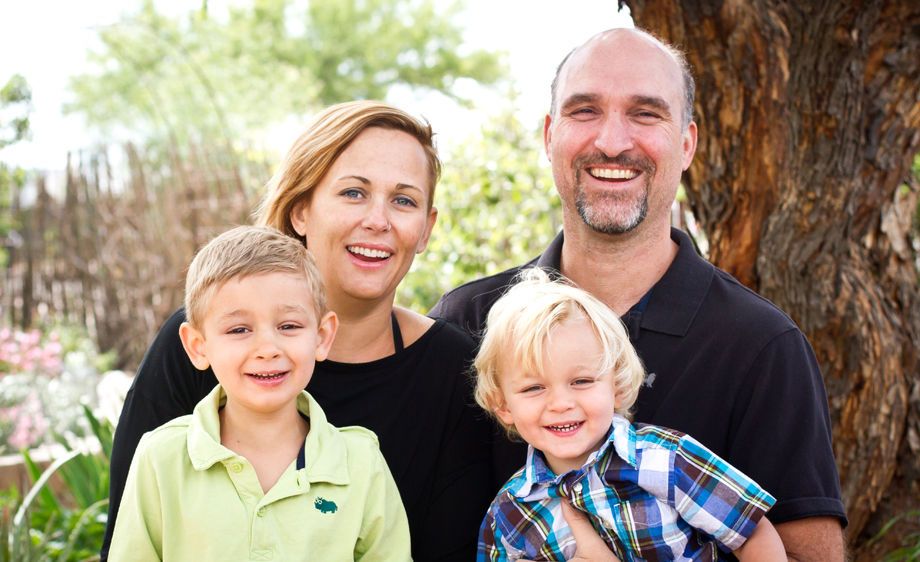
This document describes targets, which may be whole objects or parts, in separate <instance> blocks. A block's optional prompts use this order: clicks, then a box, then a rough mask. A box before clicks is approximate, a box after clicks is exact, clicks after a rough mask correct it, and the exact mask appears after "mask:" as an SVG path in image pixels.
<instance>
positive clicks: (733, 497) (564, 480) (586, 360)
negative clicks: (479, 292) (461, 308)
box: [475, 269, 786, 561]
mask: <svg viewBox="0 0 920 562" xmlns="http://www.w3.org/2000/svg"><path fill="white" fill-rule="evenodd" d="M475 368H476V371H477V372H478V377H477V386H476V401H477V402H478V403H479V404H480V406H482V407H483V408H485V409H486V410H487V411H488V412H491V413H492V414H494V415H495V417H496V418H497V419H498V421H499V422H500V423H501V424H502V425H503V426H504V427H505V429H506V430H508V431H509V433H511V434H512V435H518V436H520V437H521V438H523V440H524V441H526V442H527V443H528V444H529V445H530V446H529V448H528V453H527V462H526V464H525V466H524V467H523V468H522V469H521V470H519V471H518V472H517V473H516V474H515V475H514V476H512V477H511V479H510V480H509V481H508V482H507V483H506V484H505V485H504V486H503V487H502V489H501V490H500V491H499V493H498V495H497V496H496V498H495V500H494V501H493V502H492V505H491V506H490V508H489V511H488V513H487V515H486V518H485V520H484V521H483V523H482V527H481V529H480V539H479V555H478V559H479V560H496V561H497V560H517V559H526V560H567V559H570V558H572V557H573V555H574V553H575V541H574V538H573V537H572V534H571V531H570V529H569V528H568V525H567V523H566V520H565V518H564V517H563V513H562V502H568V503H569V504H570V505H572V506H573V507H575V508H576V509H578V510H581V511H582V512H585V513H586V514H587V516H588V518H589V520H590V521H591V522H592V525H593V526H594V528H595V529H596V530H597V531H598V532H599V533H600V534H601V536H602V538H603V539H604V540H605V542H606V543H607V545H608V546H609V547H610V548H611V549H612V550H613V551H614V554H615V555H616V556H617V557H618V558H619V559H620V560H623V561H626V560H634V559H641V560H675V559H676V560H715V559H717V558H718V557H719V549H721V550H722V551H725V552H728V551H731V552H733V553H734V554H735V555H736V556H738V557H739V558H740V559H742V560H744V559H748V560H753V559H763V560H785V559H786V558H785V555H784V550H783V547H782V542H781V541H780V539H779V535H778V534H777V533H776V530H775V529H774V528H773V526H772V525H771V524H770V522H769V521H768V520H767V519H766V518H765V517H764V514H765V513H766V511H767V510H769V509H770V507H771V506H772V505H773V503H775V500H774V498H773V497H772V496H771V495H770V494H769V493H767V492H766V491H765V490H763V489H762V488H760V486H758V485H757V484H756V483H755V482H753V481H751V480H750V479H749V478H748V477H747V476H745V475H744V474H742V473H741V472H740V471H738V470H737V469H735V468H733V467H732V466H730V465H729V464H727V463H726V462H725V461H723V460H722V459H720V458H719V457H717V456H716V455H715V454H714V453H712V452H711V451H709V450H708V449H706V448H705V447H704V446H703V445H701V444H700V443H699V442H697V441H696V440H694V439H693V438H691V437H690V436H687V435H684V434H682V433H680V432H677V431H674V430H670V429H666V428H663V427H658V426H652V425H644V424H637V425H633V424H632V423H630V421H629V420H628V415H629V409H630V407H631V406H632V405H633V403H634V402H635V400H636V396H637V395H638V393H639V388H640V386H641V385H642V381H643V378H644V375H645V373H644V370H643V368H642V364H641V363H640V360H639V358H638V356H637V355H636V353H635V351H634V349H633V347H632V345H631V344H630V342H629V339H628V337H627V335H626V331H625V329H624V328H623V325H622V323H621V322H620V319H619V318H617V316H616V314H615V313H614V312H613V311H611V310H610V309H609V308H608V307H607V306H606V305H604V304H603V303H602V302H600V301H599V300H598V299H596V298H595V297H593V296H591V295H590V294H589V293H587V292H585V291H582V290H581V289H578V288H576V287H573V286H572V285H570V284H567V283H565V282H562V281H552V280H550V278H549V276H548V275H547V274H546V273H545V272H543V271H542V270H539V269H531V270H528V271H525V272H523V273H522V280H521V282H519V283H517V284H515V285H514V286H513V287H512V288H511V289H510V290H509V291H508V292H507V294H505V295H504V296H503V297H502V298H501V299H499V300H498V301H497V302H496V303H495V305H494V306H493V307H492V309H491V311H490V312H489V316H488V323H487V326H486V331H485V335H484V338H483V340H482V344H481V346H480V350H479V353H478V355H477V357H476V361H475Z"/></svg>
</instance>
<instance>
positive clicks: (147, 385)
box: [101, 309, 217, 561]
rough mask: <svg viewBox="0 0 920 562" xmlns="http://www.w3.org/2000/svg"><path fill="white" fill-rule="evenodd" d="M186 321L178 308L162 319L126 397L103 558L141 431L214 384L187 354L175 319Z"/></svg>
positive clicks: (185, 409)
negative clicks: (164, 319)
mask: <svg viewBox="0 0 920 562" xmlns="http://www.w3.org/2000/svg"><path fill="white" fill-rule="evenodd" d="M184 321H185V312H184V311H183V310H181V309H180V310H178V311H176V312H175V313H173V315H172V316H170V317H169V319H168V320H167V321H166V322H165V323H164V324H163V327H162V328H160V331H159V333H157V335H156V338H155V339H154V340H153V343H152V344H151V345H150V348H149V349H148V350H147V353H146V354H145V355H144V359H143V361H141V364H140V366H139V367H138V370H137V375H136V376H135V378H134V383H133V384H132V385H131V389H130V390H129V391H128V395H127V397H126V398H125V405H124V407H123V409H122V411H121V417H120V418H119V420H118V426H117V427H116V430H115V439H114V443H113V445H112V460H111V467H110V476H109V517H108V522H107V524H106V530H105V538H104V540H103V544H102V553H101V554H102V560H103V561H104V560H107V559H108V551H109V545H110V543H111V541H112V532H113V530H114V528H115V519H116V516H117V514H118V507H119V505H120V503H121V497H122V491H123V490H124V488H125V482H126V479H127V477H128V469H129V467H130V466H131V459H132V458H133V456H134V450H135V449H136V448H137V444H138V442H139V441H140V439H141V436H142V435H143V434H144V433H146V432H148V431H150V430H152V429H155V428H157V427H159V426H160V425H162V424H164V423H166V422H167V421H169V420H171V419H173V418H177V417H179V416H182V415H185V414H190V413H192V410H193V409H194V408H195V404H197V403H198V401H199V400H201V398H203V397H204V396H205V395H206V394H207V393H208V392H209V391H210V390H211V389H212V388H214V386H215V385H216V384H217V379H215V378H214V374H213V373H212V372H211V371H210V370H208V371H199V370H197V369H196V368H195V367H194V365H192V363H191V361H189V359H188V356H187V355H186V354H185V350H184V349H183V348H182V342H181V341H180V340H179V325H180V324H182V322H184Z"/></svg>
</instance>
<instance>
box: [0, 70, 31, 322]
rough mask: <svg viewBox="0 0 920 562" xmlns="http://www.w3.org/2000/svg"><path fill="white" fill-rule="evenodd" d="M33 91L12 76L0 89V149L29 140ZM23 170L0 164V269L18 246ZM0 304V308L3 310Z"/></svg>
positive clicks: (20, 77) (20, 78) (15, 75)
mask: <svg viewBox="0 0 920 562" xmlns="http://www.w3.org/2000/svg"><path fill="white" fill-rule="evenodd" d="M31 113H32V89H31V88H30V87H29V84H28V82H26V79H25V78H23V77H22V76H21V75H19V74H14V75H13V76H12V77H10V79H9V80H7V82H6V84H4V86H3V88H0V150H2V149H3V148H4V147H7V146H10V145H12V144H15V143H17V142H19V141H21V140H23V139H26V138H28V137H29V133H30V128H29V127H30V122H29V115H30V114H31ZM25 181H26V173H25V170H23V169H22V168H20V167H18V166H9V165H7V164H6V163H4V162H0V267H6V266H7V264H8V263H9V253H10V251H13V250H14V249H15V248H16V247H17V245H18V240H19V237H18V235H17V233H16V228H17V225H18V220H17V219H18V216H17V213H16V212H15V210H16V209H18V207H19V203H18V201H19V196H18V195H19V190H20V189H21V188H22V186H23V185H25ZM4 305H5V303H2V302H0V308H5V306H4Z"/></svg>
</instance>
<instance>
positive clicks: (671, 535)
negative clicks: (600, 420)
mask: <svg viewBox="0 0 920 562" xmlns="http://www.w3.org/2000/svg"><path fill="white" fill-rule="evenodd" d="M563 497H564V498H566V499H567V500H568V501H569V503H571V504H572V505H573V506H575V507H576V508H578V509H580V510H581V511H584V512H585V513H587V514H588V515H589V519H590V520H591V522H592V524H593V525H594V528H595V529H596V530H597V531H598V533H600V535H601V537H603V539H604V540H605V541H606V542H607V545H608V546H610V547H611V548H612V549H613V551H614V553H615V554H616V555H617V557H618V558H619V559H620V560H622V561H623V562H627V561H629V560H649V561H651V560H718V558H719V556H720V554H719V548H717V547H716V543H718V544H719V545H721V546H722V547H723V548H724V549H726V550H728V551H732V550H735V549H737V548H739V547H740V546H741V545H742V544H744V541H745V540H747V538H748V537H750V536H751V533H753V532H754V528H755V527H756V526H757V522H758V521H759V520H760V518H761V517H763V515H764V514H765V513H766V512H767V510H769V509H770V507H772V505H773V504H774V503H775V502H776V500H775V499H774V498H773V496H771V495H770V494H769V493H768V492H766V491H765V490H764V489H762V488H761V487H760V486H758V485H757V483H755V482H754V481H752V480H751V479H750V478H748V477H747V476H745V475H744V474H742V473H741V472H740V471H739V470H737V469H735V468H734V467H732V466H731V465H729V464H728V463H726V462H725V461H723V460H722V459H720V458H719V457H718V456H716V455H715V454H714V453H712V452H711V451H709V450H708V449H707V448H706V447H704V446H703V445H701V444H700V443H699V442H698V441H696V440H695V439H693V438H692V437H690V436H688V435H684V434H682V433H680V432H678V431H674V430H671V429H666V428H662V427H658V426H654V425H645V424H637V425H635V426H634V425H632V424H631V423H630V422H629V421H628V420H626V419H625V418H623V417H621V416H615V417H614V420H613V424H612V427H611V430H610V433H609V434H608V436H607V440H606V441H605V442H604V443H603V444H602V445H601V447H600V449H598V450H597V451H596V452H595V453H593V454H592V455H591V456H590V457H589V458H588V462H587V463H585V465H584V466H583V467H582V468H580V469H578V470H573V471H570V472H567V473H566V474H563V475H561V476H557V475H555V474H554V473H553V471H552V470H551V469H550V468H549V466H547V464H546V461H545V459H544V457H543V454H542V453H540V452H539V451H535V450H534V448H533V447H530V449H529V451H528V453H527V464H525V465H524V467H523V468H522V469H521V470H519V471H518V472H517V473H516V474H515V475H514V476H512V477H511V479H510V480H509V481H508V482H507V483H506V484H505V485H504V486H503V487H502V489H501V490H500V491H499V493H498V496H496V498H495V500H494V501H493V502H492V505H491V506H490V508H489V512H488V513H487V514H486V518H485V520H484V521H483V522H482V527H481V529H480V532H479V555H478V560H480V561H483V560H493V561H500V560H517V559H518V558H524V559H527V560H567V559H568V558H571V557H572V556H573V555H574V552H575V540H574V538H573V537H572V534H571V531H570V530H569V528H568V525H567V524H566V522H565V518H564V517H563V515H562V506H561V501H562V499H561V498H563Z"/></svg>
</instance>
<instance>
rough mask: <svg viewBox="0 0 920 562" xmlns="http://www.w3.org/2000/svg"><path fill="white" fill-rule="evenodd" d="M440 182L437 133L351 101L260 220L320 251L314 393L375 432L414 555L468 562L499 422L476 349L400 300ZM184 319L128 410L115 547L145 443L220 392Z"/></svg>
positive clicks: (117, 474)
mask: <svg viewBox="0 0 920 562" xmlns="http://www.w3.org/2000/svg"><path fill="white" fill-rule="evenodd" d="M439 173H440V163H439V161H438V157H437V153H436V152H435V149H434V146H433V144H432V132H431V128H430V126H428V125H427V124H422V123H420V122H419V121H418V120H416V119H415V118H413V117H411V116H409V115H408V114H406V113H404V112H402V111H400V110H397V109H395V108H392V107H389V106H387V105H384V104H381V103H377V102H367V101H362V102H350V103H345V104H340V105H336V106H333V107H331V108H329V109H327V110H326V111H324V112H323V113H322V114H320V116H319V117H318V118H317V119H316V121H315V122H314V123H313V124H312V125H311V126H310V127H309V128H308V129H307V130H306V132H304V133H303V134H302V135H301V137H300V138H299V139H298V140H297V141H296V142H295V143H294V146H293V147H292V148H291V150H290V152H289V153H288V154H287V156H286V158H285V160H284V162H283V164H282V166H281V168H280V170H279V171H278V173H277V174H276V175H275V177H274V178H273V179H272V180H271V182H270V183H269V192H268V194H267V197H266V198H265V200H264V201H263V203H262V206H261V208H260V210H259V212H258V216H259V222H260V223H262V224H266V225H269V226H274V227H275V228H278V229H279V230H281V231H283V232H285V233H286V234H288V235H290V236H294V237H297V238H300V239H301V240H303V241H304V243H305V244H306V245H307V246H308V247H309V248H310V250H311V251H312V253H313V255H314V257H315V259H316V262H317V265H318V266H319V269H320V271H321V272H322V274H323V278H324V282H325V284H326V290H327V294H328V301H329V307H330V308H331V309H332V310H334V311H335V312H336V313H337V315H338V317H339V322H340V324H339V331H338V335H337V337H336V339H335V342H334V344H333V346H332V349H331V351H330V353H329V359H328V360H327V361H324V362H322V363H318V364H317V365H316V371H315V373H314V375H313V380H312V381H311V382H310V384H309V387H308V388H309V390H310V392H311V393H312V394H313V396H314V397H315V398H316V400H317V401H318V402H319V403H320V405H321V406H322V407H323V409H324V410H325V411H326V414H327V416H328V418H329V421H330V422H331V423H333V424H335V425H337V426H346V425H361V426H364V427H367V428H369V429H371V430H373V431H374V432H375V433H376V434H377V436H378V438H379V440H380V448H381V451H382V452H383V455H384V457H385V458H386V460H387V463H388V465H389V467H390V470H391V472H392V473H393V477H394V479H395V480H396V484H397V486H398V487H399V491H400V494H401V496H402V499H403V504H404V505H405V508H406V513H407V515H408V517H409V527H410V532H411V536H412V551H413V558H414V559H415V560H423V561H424V560H448V559H450V560H464V561H466V560H471V559H473V558H474V557H475V549H476V536H477V530H478V527H479V523H480V521H481V519H482V516H483V514H484V513H485V509H486V507H487V506H488V504H489V502H490V501H491V499H492V496H493V493H494V491H495V490H494V486H493V485H492V483H491V480H492V478H491V469H490V454H489V445H488V443H489V439H490V435H491V427H490V425H489V424H488V422H487V421H486V420H485V419H484V417H483V416H481V415H480V414H479V413H478V412H477V411H476V410H475V409H474V407H473V406H472V401H471V398H470V396H471V395H470V388H469V384H468V380H467V377H466V370H467V368H468V363H469V361H470V360H471V359H472V356H473V351H474V348H475V344H474V343H473V341H472V340H471V339H470V338H469V337H468V336H467V335H466V334H464V333H462V332H461V331H460V330H459V329H457V328H455V327H453V326H451V325H449V324H446V323H444V321H441V320H437V321H436V320H432V319H430V318H427V317H425V316H422V315H420V314H417V313H415V312H412V311H410V310H407V309H404V308H400V307H395V306H394V305H393V301H394V297H395V294H396V287H397V285H398V284H399V282H400V281H401V280H402V278H403V277H404V276H405V275H406V272H407V271H408V270H409V267H410V266H411V265H412V260H413V258H414V256H415V254H417V253H420V252H422V251H423V250H424V249H425V246H426V245H427V243H428V237H429V235H430V234H431V230H432V228H433V227H434V223H435V220H436V218H437V210H436V209H435V208H434V207H433V205H432V199H433V196H434V187H435V184H436V182H437V179H438V176H439ZM183 320H184V312H183V311H181V310H180V311H177V312H176V313H175V314H173V316H172V317H171V318H170V319H169V320H167V322H166V324H165V325H164V326H163V327H162V328H161V330H160V332H159V334H158V335H157V337H156V339H155V340H154V342H153V344H152V345H151V347H150V349H149V350H148V351H147V354H146V356H145V357H144V360H143V362H142V363H141V366H140V368H139V370H138V373H137V377H136V379H135V382H134V385H133V386H132V388H131V390H130V392H129V393H128V396H127V399H126V401H125V406H124V410H123V411H122V414H121V418H120V420H119V423H118V428H117V431H116V434H115V443H114V449H113V454H112V468H111V494H110V500H111V504H110V509H109V523H108V529H107V530H106V541H105V546H104V547H103V551H104V552H106V551H107V549H108V543H109V539H110V535H111V530H112V529H113V527H114V520H115V517H114V515H115V514H116V512H117V509H118V504H119V502H120V500H121V493H122V489H123V486H124V481H125V478H126V476H127V471H128V467H129V466H130V462H131V456H132V455H133V452H134V449H135V448H136V446H137V442H138V440H139V439H140V437H141V435H142V434H143V433H144V432H146V431H149V430H151V429H153V428H155V427H157V426H158V425H160V424H162V423H164V422H166V421H168V420H170V419H172V418H174V417H177V416H180V415H184V414H188V413H190V412H191V411H192V409H193V407H194V405H195V404H196V403H197V402H198V400H199V399H201V398H202V397H203V396H205V394H207V392H208V391H209V390H210V389H211V388H213V387H214V385H215V384H216V380H215V379H214V376H213V374H212V373H211V372H210V370H208V371H197V370H196V369H195V368H194V367H193V366H192V364H191V363H190V361H189V360H188V358H187V357H186V355H185V352H184V351H183V349H182V345H181V343H180V341H179V336H178V328H179V325H180V324H181V322H182V321H183ZM307 462H309V459H307ZM316 555H317V557H318V559H320V558H321V553H316Z"/></svg>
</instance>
